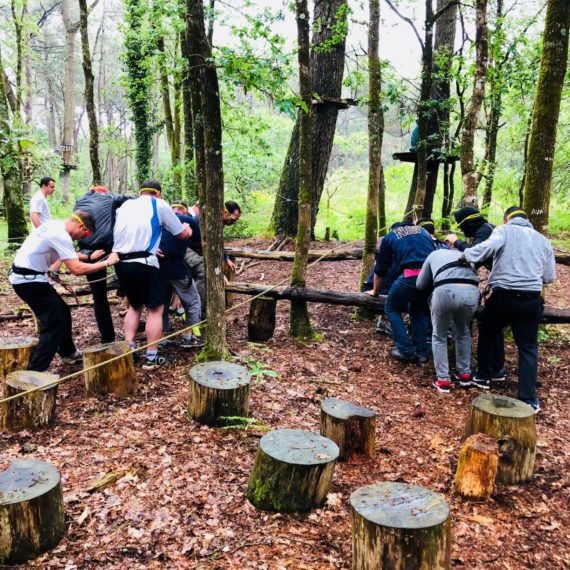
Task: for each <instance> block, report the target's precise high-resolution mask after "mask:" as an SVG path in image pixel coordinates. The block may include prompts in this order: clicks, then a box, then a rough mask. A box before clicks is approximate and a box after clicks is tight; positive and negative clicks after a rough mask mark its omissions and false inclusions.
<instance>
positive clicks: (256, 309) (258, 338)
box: [247, 297, 277, 342]
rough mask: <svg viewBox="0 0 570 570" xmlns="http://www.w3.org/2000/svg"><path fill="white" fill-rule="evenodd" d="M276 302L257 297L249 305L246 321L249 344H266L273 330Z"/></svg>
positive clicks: (268, 298) (267, 298)
mask: <svg viewBox="0 0 570 570" xmlns="http://www.w3.org/2000/svg"><path fill="white" fill-rule="evenodd" d="M276 310H277V300H276V299H271V298H270V297H258V298H257V299H253V301H252V302H251V303H250V305H249V317H248V319H247V339H248V340H249V341H250V342H266V341H268V340H269V339H270V338H271V337H272V336H273V331H274V330H275V312H276Z"/></svg>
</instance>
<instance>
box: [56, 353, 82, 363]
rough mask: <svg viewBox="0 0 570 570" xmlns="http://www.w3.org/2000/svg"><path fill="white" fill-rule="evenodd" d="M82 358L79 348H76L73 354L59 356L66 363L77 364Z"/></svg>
mask: <svg viewBox="0 0 570 570" xmlns="http://www.w3.org/2000/svg"><path fill="white" fill-rule="evenodd" d="M82 358H83V355H82V354H81V351H80V350H76V351H75V352H74V353H73V354H68V355H67V356H62V357H61V359H62V360H63V361H64V362H65V363H66V364H77V363H78V362H79V361H80V360H81V359H82Z"/></svg>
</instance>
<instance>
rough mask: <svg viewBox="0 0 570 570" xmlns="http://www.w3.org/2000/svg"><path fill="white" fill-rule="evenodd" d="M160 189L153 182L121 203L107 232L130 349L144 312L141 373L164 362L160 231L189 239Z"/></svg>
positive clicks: (158, 185) (143, 184)
mask: <svg viewBox="0 0 570 570" xmlns="http://www.w3.org/2000/svg"><path fill="white" fill-rule="evenodd" d="M161 190H162V188H161V186H160V184H159V183H158V182H157V181H156V180H145V181H144V182H143V183H142V187H141V190H140V196H139V197H138V198H136V199H135V200H129V201H128V202H125V203H124V204H123V205H122V206H121V208H120V209H119V210H118V211H117V218H116V221H115V229H114V231H113V251H115V252H117V253H118V255H119V260H120V262H119V263H118V264H117V267H116V271H117V276H118V278H119V283H120V285H121V288H122V289H123V291H124V292H125V294H126V296H127V299H128V301H129V309H128V310H127V314H126V315H125V325H124V326H125V339H126V340H128V341H129V344H130V346H131V349H133V348H134V347H135V335H136V333H137V330H138V327H139V323H140V319H141V314H142V310H143V307H146V308H147V310H148V315H147V319H146V327H145V332H146V338H147V341H148V343H149V344H150V346H149V347H148V349H147V351H146V355H145V359H144V362H143V369H144V370H153V369H154V368H157V367H158V366H160V365H162V364H164V363H165V362H166V360H165V359H164V358H163V357H162V356H158V341H159V340H160V337H161V335H162V311H163V308H164V283H163V280H162V277H161V275H160V270H159V263H158V258H157V257H156V253H157V251H158V247H159V245H160V238H161V235H162V228H165V229H166V230H168V231H169V232H170V233H171V234H172V235H173V236H175V237H176V238H177V239H181V240H187V239H189V238H190V236H191V233H192V232H191V231H190V228H189V226H188V224H182V223H181V222H180V220H179V219H178V218H177V217H176V214H175V213H174V212H173V211H172V209H171V208H170V206H169V205H168V204H167V203H166V202H165V201H164V200H161V199H160V193H161Z"/></svg>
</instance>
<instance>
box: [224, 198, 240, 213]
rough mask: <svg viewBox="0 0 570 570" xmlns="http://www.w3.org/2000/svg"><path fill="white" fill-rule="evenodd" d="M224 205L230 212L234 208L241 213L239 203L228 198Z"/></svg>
mask: <svg viewBox="0 0 570 570" xmlns="http://www.w3.org/2000/svg"><path fill="white" fill-rule="evenodd" d="M224 206H225V207H226V210H227V211H228V212H229V213H230V214H233V213H234V212H235V211H236V210H237V211H238V212H239V213H240V214H241V208H240V207H239V204H238V203H237V202H234V201H233V200H228V201H227V202H226V203H225V204H224Z"/></svg>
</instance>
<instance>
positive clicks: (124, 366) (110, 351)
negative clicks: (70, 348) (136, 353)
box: [83, 340, 138, 396]
mask: <svg viewBox="0 0 570 570" xmlns="http://www.w3.org/2000/svg"><path fill="white" fill-rule="evenodd" d="M121 354H124V355H125V356H124V358H121V359H120V360H115V361H114V362H110V363H109V364H104V365H103V366H100V367H99V368H96V369H95V370H90V371H89V372H85V375H84V376H85V388H86V389H87V395H88V396H106V395H107V394H116V395H117V396H131V395H132V394H136V393H137V391H138V381H137V377H136V374H135V365H134V362H133V354H132V352H131V349H130V347H129V343H128V342H127V341H126V340H121V341H118V342H109V343H106V344H97V345H96V346H92V347H90V348H86V349H84V350H83V368H89V367H90V366H93V365H95V364H99V363H100V362H105V361H106V360H109V359H111V358H114V357H116V356H120V355H121Z"/></svg>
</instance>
